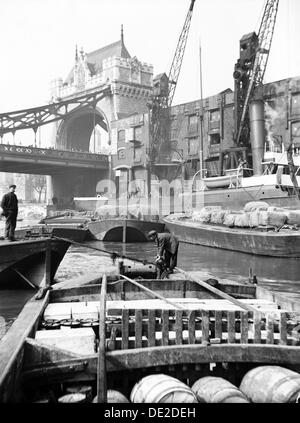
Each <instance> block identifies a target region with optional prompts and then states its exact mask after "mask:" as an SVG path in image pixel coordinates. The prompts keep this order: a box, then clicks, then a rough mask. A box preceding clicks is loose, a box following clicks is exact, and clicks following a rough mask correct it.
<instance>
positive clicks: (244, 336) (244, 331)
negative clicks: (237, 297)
mask: <svg viewBox="0 0 300 423" xmlns="http://www.w3.org/2000/svg"><path fill="white" fill-rule="evenodd" d="M248 319H249V315H248V312H247V311H241V344H247V343H248V329H249V324H248Z"/></svg>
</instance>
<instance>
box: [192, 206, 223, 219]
mask: <svg viewBox="0 0 300 423" xmlns="http://www.w3.org/2000/svg"><path fill="white" fill-rule="evenodd" d="M215 211H222V207H221V206H208V207H203V208H202V209H201V210H200V211H198V210H195V211H193V213H192V220H193V221H194V222H201V223H210V222H211V216H212V212H215Z"/></svg>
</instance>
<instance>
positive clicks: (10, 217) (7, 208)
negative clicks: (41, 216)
mask: <svg viewBox="0 0 300 423" xmlns="http://www.w3.org/2000/svg"><path fill="white" fill-rule="evenodd" d="M15 190H16V185H14V184H12V185H10V186H9V192H8V193H7V194H4V195H3V197H2V201H1V207H2V216H4V217H5V218H6V221H5V238H6V239H8V240H9V241H15V229H16V225H17V216H18V198H17V196H16V194H15Z"/></svg>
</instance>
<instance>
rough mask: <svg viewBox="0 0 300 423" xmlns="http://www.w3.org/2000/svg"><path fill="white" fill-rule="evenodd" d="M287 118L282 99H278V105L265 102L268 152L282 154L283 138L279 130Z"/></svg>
mask: <svg viewBox="0 0 300 423" xmlns="http://www.w3.org/2000/svg"><path fill="white" fill-rule="evenodd" d="M284 118H285V105H284V102H283V100H282V99H276V103H275V102H274V101H272V102H265V129H266V141H267V150H268V151H274V152H282V136H281V135H280V133H279V128H280V127H281V126H282V121H283V120H284Z"/></svg>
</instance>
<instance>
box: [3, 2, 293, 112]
mask: <svg viewBox="0 0 300 423" xmlns="http://www.w3.org/2000/svg"><path fill="white" fill-rule="evenodd" d="M189 5H190V0H1V9H0V16H1V25H0V51H1V57H2V58H1V68H0V113H4V112H8V111H13V110H18V109H21V108H30V107H36V106H39V105H43V104H46V103H47V102H48V101H49V99H50V82H51V80H53V79H55V78H57V77H62V78H63V79H65V78H66V77H67V75H68V73H69V71H70V70H71V69H72V67H73V64H74V57H75V46H76V44H77V45H78V48H79V49H80V48H81V47H83V49H84V51H85V52H87V53H89V52H91V51H94V50H96V49H98V48H100V47H103V46H105V45H107V44H110V43H113V42H115V41H117V40H119V39H120V28H121V25H122V24H123V26H124V39H125V45H126V47H127V49H128V51H129V53H130V54H131V56H132V57H134V56H136V57H137V58H138V60H140V61H142V62H146V63H149V64H152V65H153V66H154V74H158V73H161V72H166V73H168V72H169V69H170V66H171V62H172V59H173V55H174V53H175V49H176V45H177V42H178V38H179V35H180V32H181V30H182V27H183V24H184V21H185V17H186V14H187V11H188V8H189ZM264 5H265V0H196V2H195V6H194V12H193V17H192V23H191V28H190V33H189V38H188V41H187V47H186V52H185V56H184V59H183V64H182V69H181V73H180V76H179V80H178V85H177V89H176V92H175V96H174V100H173V105H175V104H182V103H187V102H189V101H193V100H196V99H199V98H200V82H199V81H200V66H199V45H200V40H201V50H202V79H203V95H204V97H206V96H210V95H214V94H217V93H218V92H220V91H223V90H224V89H226V88H231V89H233V77H232V73H233V69H234V64H235V62H236V60H237V59H238V55H239V40H240V38H241V37H242V36H243V35H244V34H246V33H248V32H252V31H253V30H256V31H258V27H259V23H260V19H261V16H262V11H263V8H264ZM299 16H300V1H299V0H280V1H279V11H278V17H277V22H276V26H275V34H274V38H273V43H272V48H271V53H270V57H269V63H268V68H267V71H266V74H265V82H271V81H276V80H280V79H285V78H288V77H292V76H298V75H300V54H299V42H300V25H299V24H298V21H299Z"/></svg>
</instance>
